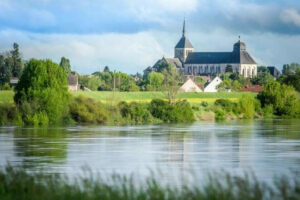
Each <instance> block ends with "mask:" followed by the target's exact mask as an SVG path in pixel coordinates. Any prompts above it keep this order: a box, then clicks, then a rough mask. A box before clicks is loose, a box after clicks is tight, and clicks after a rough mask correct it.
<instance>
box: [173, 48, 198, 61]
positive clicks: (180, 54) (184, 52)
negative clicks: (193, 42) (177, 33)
mask: <svg viewBox="0 0 300 200" xmlns="http://www.w3.org/2000/svg"><path fill="white" fill-rule="evenodd" d="M193 51H194V49H193V48H175V56H174V57H175V58H179V59H180V60H181V62H185V59H186V58H187V56H188V54H189V53H190V52H193Z"/></svg>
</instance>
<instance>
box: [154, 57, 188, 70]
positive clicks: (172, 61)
mask: <svg viewBox="0 0 300 200" xmlns="http://www.w3.org/2000/svg"><path fill="white" fill-rule="evenodd" d="M162 62H166V63H168V64H171V65H174V66H175V67H177V68H182V67H183V66H182V62H181V61H180V60H179V58H165V57H163V58H162V59H160V60H158V61H157V62H156V63H155V64H154V65H153V67H157V66H158V65H160V64H161V63H162Z"/></svg>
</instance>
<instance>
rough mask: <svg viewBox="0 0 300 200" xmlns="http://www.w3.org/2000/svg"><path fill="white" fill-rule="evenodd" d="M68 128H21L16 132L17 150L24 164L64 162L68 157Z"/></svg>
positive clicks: (29, 165)
mask: <svg viewBox="0 0 300 200" xmlns="http://www.w3.org/2000/svg"><path fill="white" fill-rule="evenodd" d="M66 134H67V131H66V129H46V128H45V129H40V128H28V129H25V128H20V129H16V130H15V133H14V144H15V152H16V155H17V156H20V157H23V164H24V165H25V166H27V167H34V166H36V164H47V163H54V164H55V163H57V164H58V163H63V162H65V159H66V157H67V140H66Z"/></svg>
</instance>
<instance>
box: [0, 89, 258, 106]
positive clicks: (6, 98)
mask: <svg viewBox="0 0 300 200" xmlns="http://www.w3.org/2000/svg"><path fill="white" fill-rule="evenodd" d="M71 94H72V95H74V96H79V95H83V96H85V97H88V98H92V99H95V100H98V101H103V102H110V101H127V102H132V101H138V102H150V101H151V100H152V99H166V93H164V92H112V91H91V92H85V91H77V92H71ZM244 94H248V95H250V96H254V97H255V96H256V94H255V93H247V92H246V93H245V92H218V93H178V95H177V98H178V99H187V100H188V101H189V102H190V103H201V102H203V101H206V102H215V101H216V100H217V99H229V100H232V101H236V100H237V99H239V98H240V97H242V96H243V95H244ZM13 96H14V92H13V91H0V102H12V101H13Z"/></svg>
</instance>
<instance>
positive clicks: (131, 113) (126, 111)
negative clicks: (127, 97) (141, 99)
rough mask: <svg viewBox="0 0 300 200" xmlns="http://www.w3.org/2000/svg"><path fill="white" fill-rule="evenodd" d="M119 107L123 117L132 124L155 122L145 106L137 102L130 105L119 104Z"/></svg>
mask: <svg viewBox="0 0 300 200" xmlns="http://www.w3.org/2000/svg"><path fill="white" fill-rule="evenodd" d="M118 107H119V109H120V112H121V115H122V117H124V118H125V119H126V120H127V121H128V122H130V123H133V124H142V123H149V122H152V121H153V117H152V115H151V114H150V112H149V110H148V108H147V106H146V105H145V104H140V103H136V102H132V103H129V104H128V103H126V102H125V101H123V102H120V103H119V105H118Z"/></svg>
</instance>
